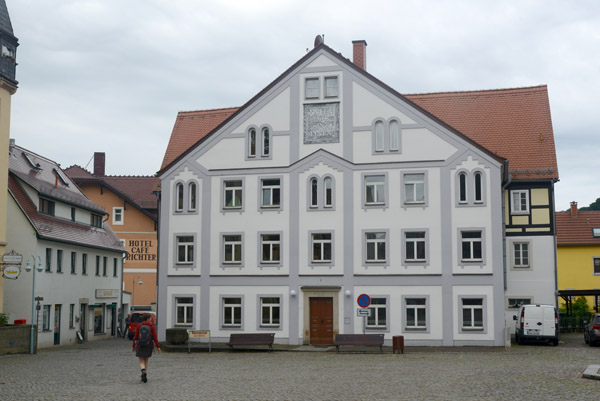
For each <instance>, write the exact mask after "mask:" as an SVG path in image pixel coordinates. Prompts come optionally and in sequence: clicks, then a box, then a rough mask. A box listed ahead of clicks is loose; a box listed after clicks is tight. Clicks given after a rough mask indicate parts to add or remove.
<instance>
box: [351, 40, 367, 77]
mask: <svg viewBox="0 0 600 401" xmlns="http://www.w3.org/2000/svg"><path fill="white" fill-rule="evenodd" d="M352 49H353V52H352V53H353V54H352V62H353V63H354V65H356V66H357V67H358V68H360V69H363V70H365V71H366V70H367V41H366V40H353V41H352Z"/></svg>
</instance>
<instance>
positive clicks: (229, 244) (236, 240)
mask: <svg viewBox="0 0 600 401" xmlns="http://www.w3.org/2000/svg"><path fill="white" fill-rule="evenodd" d="M223 264H225V265H240V264H242V235H241V234H225V235H223Z"/></svg>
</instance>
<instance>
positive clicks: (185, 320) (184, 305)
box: [175, 297, 194, 326]
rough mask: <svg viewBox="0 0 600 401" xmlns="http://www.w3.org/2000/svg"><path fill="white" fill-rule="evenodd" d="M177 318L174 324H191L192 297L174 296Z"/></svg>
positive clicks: (192, 314) (192, 319)
mask: <svg viewBox="0 0 600 401" xmlns="http://www.w3.org/2000/svg"><path fill="white" fill-rule="evenodd" d="M175 308H176V310H177V311H176V314H177V320H176V322H175V324H179V325H185V326H191V325H192V324H193V323H194V298H192V297H177V298H175Z"/></svg>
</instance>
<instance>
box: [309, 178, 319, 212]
mask: <svg viewBox="0 0 600 401" xmlns="http://www.w3.org/2000/svg"><path fill="white" fill-rule="evenodd" d="M318 188H319V187H318V181H317V179H316V178H311V179H310V207H317V206H319V202H318Z"/></svg>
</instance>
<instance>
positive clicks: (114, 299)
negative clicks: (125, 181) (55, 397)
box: [4, 146, 125, 347]
mask: <svg viewBox="0 0 600 401" xmlns="http://www.w3.org/2000/svg"><path fill="white" fill-rule="evenodd" d="M9 159H10V170H9V174H8V178H9V185H8V193H9V201H8V244H7V248H9V249H11V250H14V251H15V252H17V253H19V254H21V255H23V258H24V261H23V263H24V264H30V265H33V266H39V265H41V266H42V271H40V272H36V273H35V274H34V273H33V271H32V272H26V271H25V269H22V272H21V275H20V276H19V277H18V279H16V280H11V281H10V282H9V283H7V284H6V286H5V293H4V304H5V312H7V313H9V315H10V321H11V322H13V321H14V320H17V319H24V320H26V322H27V323H31V319H32V311H33V305H32V303H33V302H34V298H35V299H37V298H38V297H40V299H39V306H40V308H39V311H38V312H37V314H36V316H35V317H34V322H33V323H34V324H38V336H37V338H38V346H39V347H47V346H51V345H60V344H69V343H74V342H75V341H77V335H78V333H79V334H80V335H81V337H82V338H83V339H84V340H88V341H90V340H96V339H101V338H106V337H108V336H111V335H112V336H114V335H116V333H117V327H118V312H119V308H120V306H121V283H122V258H123V254H124V252H125V248H124V247H122V246H121V243H120V241H119V239H118V238H117V236H116V235H115V233H114V232H113V231H112V230H111V228H110V226H109V225H108V224H106V223H105V222H104V219H105V218H106V216H107V213H106V212H105V211H104V210H103V209H102V208H101V207H99V206H97V205H95V204H94V203H92V202H91V201H90V200H89V199H88V198H86V197H85V196H84V194H83V193H82V192H81V191H80V190H79V188H78V187H77V185H76V184H75V183H74V182H73V181H72V180H71V179H70V178H69V177H68V176H67V175H66V174H65V173H64V171H63V170H62V169H61V168H60V166H59V165H58V164H56V163H55V162H53V161H51V160H49V159H47V158H45V157H43V156H40V155H38V154H35V153H33V152H30V151H28V150H26V149H23V148H21V147H19V146H11V151H10V156H9ZM34 271H35V270H34ZM35 304H36V305H38V302H35Z"/></svg>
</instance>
